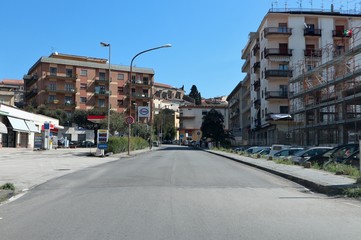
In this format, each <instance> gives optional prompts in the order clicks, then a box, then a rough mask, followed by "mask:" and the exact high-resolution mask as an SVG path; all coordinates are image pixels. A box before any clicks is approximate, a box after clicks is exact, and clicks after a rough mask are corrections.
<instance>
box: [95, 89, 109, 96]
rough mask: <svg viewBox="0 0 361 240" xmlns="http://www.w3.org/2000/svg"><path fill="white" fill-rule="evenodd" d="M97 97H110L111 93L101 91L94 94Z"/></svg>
mask: <svg viewBox="0 0 361 240" xmlns="http://www.w3.org/2000/svg"><path fill="white" fill-rule="evenodd" d="M94 94H95V95H97V96H108V95H109V91H106V90H103V89H102V90H99V91H95V92H94Z"/></svg>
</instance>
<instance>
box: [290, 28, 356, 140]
mask: <svg viewBox="0 0 361 240" xmlns="http://www.w3.org/2000/svg"><path fill="white" fill-rule="evenodd" d="M351 32H352V35H344V36H339V37H337V38H334V41H333V43H330V44H327V45H326V46H324V47H323V48H322V49H320V50H317V52H316V50H315V52H310V54H308V55H309V57H305V59H303V60H302V61H300V62H297V63H294V64H293V67H292V68H293V72H294V76H295V77H293V78H291V79H290V82H289V88H290V97H289V101H290V102H289V103H290V113H291V115H292V116H293V120H294V122H293V124H292V126H291V127H290V134H291V136H292V140H291V142H292V143H293V144H297V145H337V144H344V143H350V142H355V141H358V136H361V28H360V27H355V28H352V29H351ZM306 51H307V50H306ZM311 51H312V50H311Z"/></svg>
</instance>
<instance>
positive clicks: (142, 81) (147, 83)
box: [132, 80, 152, 86]
mask: <svg viewBox="0 0 361 240" xmlns="http://www.w3.org/2000/svg"><path fill="white" fill-rule="evenodd" d="M132 84H133V85H142V86H151V85H152V84H151V82H150V81H145V80H132Z"/></svg>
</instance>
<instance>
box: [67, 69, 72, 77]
mask: <svg viewBox="0 0 361 240" xmlns="http://www.w3.org/2000/svg"><path fill="white" fill-rule="evenodd" d="M65 71H66V76H67V77H73V69H66V70H65Z"/></svg>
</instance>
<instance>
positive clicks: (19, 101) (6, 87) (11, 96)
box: [0, 79, 24, 107]
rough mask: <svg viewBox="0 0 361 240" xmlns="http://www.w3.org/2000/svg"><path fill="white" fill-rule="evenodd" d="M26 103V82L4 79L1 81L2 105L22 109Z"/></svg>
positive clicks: (0, 101) (0, 96) (0, 99)
mask: <svg viewBox="0 0 361 240" xmlns="http://www.w3.org/2000/svg"><path fill="white" fill-rule="evenodd" d="M23 102H24V81H23V80H16V79H3V80H2V81H0V103H3V104H7V105H11V106H17V107H22V105H23Z"/></svg>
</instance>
